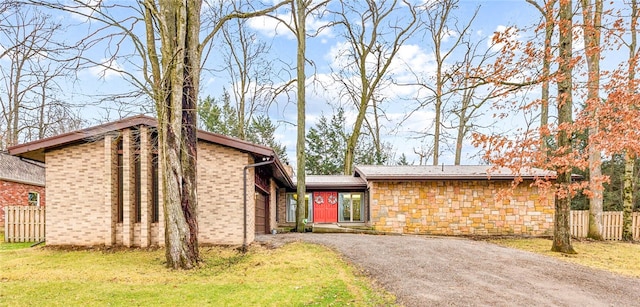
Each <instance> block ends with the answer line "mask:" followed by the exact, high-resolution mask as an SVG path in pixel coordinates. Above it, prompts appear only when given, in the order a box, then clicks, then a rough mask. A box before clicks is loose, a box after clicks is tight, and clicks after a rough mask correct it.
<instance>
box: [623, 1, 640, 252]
mask: <svg viewBox="0 0 640 307" xmlns="http://www.w3.org/2000/svg"><path fill="white" fill-rule="evenodd" d="M630 8H631V16H630V17H631V20H630V22H629V24H630V27H629V29H630V33H629V35H630V37H631V42H630V43H629V44H628V48H629V60H628V64H627V65H628V70H627V81H628V82H627V84H628V88H627V91H628V93H629V94H630V95H633V94H634V93H637V91H636V86H637V80H636V69H637V68H638V67H637V65H638V58H637V57H638V50H637V49H636V48H637V35H638V33H637V29H638V17H640V16H639V15H638V2H637V0H631V2H630ZM635 108H636V109H637V108H638V107H637V105H636V106H635ZM636 160H637V152H633V151H632V150H630V149H627V150H625V164H624V177H623V178H624V190H623V191H624V197H623V203H624V216H623V224H624V225H623V237H624V238H625V239H626V240H630V239H632V232H633V231H632V229H631V227H632V222H631V213H632V212H633V194H634V193H633V191H634V181H633V177H634V176H633V173H634V165H635V163H636Z"/></svg>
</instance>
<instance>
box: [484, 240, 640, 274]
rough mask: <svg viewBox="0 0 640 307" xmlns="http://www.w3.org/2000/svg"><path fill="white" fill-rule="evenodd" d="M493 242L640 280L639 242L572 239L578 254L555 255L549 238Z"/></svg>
mask: <svg viewBox="0 0 640 307" xmlns="http://www.w3.org/2000/svg"><path fill="white" fill-rule="evenodd" d="M491 242H494V243H496V244H499V245H503V246H508V247H513V248H517V249H522V250H526V251H531V252H534V253H538V254H543V255H547V256H551V257H555V258H558V259H562V260H564V261H568V262H573V263H577V264H581V265H584V266H588V267H592V268H596V269H603V270H607V271H611V272H614V273H618V274H622V275H626V276H632V277H640V244H637V243H628V242H611V241H605V242H599V241H588V240H582V241H576V240H573V247H574V249H575V250H576V251H577V252H578V254H576V255H566V254H561V253H556V252H552V251H551V244H552V242H551V240H549V239H498V240H491Z"/></svg>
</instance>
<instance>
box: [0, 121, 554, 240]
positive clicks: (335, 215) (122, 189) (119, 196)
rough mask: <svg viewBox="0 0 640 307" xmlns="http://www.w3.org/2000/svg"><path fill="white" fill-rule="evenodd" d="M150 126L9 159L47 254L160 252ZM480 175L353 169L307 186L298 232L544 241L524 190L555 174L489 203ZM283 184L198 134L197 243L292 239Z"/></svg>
mask: <svg viewBox="0 0 640 307" xmlns="http://www.w3.org/2000/svg"><path fill="white" fill-rule="evenodd" d="M156 125H157V122H156V120H155V119H153V118H150V117H146V116H136V117H131V118H126V119H123V120H120V121H116V122H112V123H107V124H104V125H100V126H96V127H92V128H87V129H84V130H81V131H76V132H72V133H67V134H63V135H59V136H55V137H51V138H47V139H43V140H39V141H35V142H31V143H27V144H21V145H18V146H14V147H11V148H9V152H10V153H11V154H12V155H15V156H17V157H11V158H12V159H14V160H16V161H22V160H21V158H22V159H30V160H35V161H39V162H46V177H47V186H46V193H47V198H48V200H47V202H48V203H47V214H46V238H47V244H48V245H124V246H142V247H146V246H150V245H164V233H165V232H164V223H162V222H161V221H163V220H164V217H163V210H161V208H162V197H161V196H162V184H161V178H163V174H162V173H161V171H160V169H159V167H158V164H159V162H158V155H157V140H158V137H157V135H158V134H157V130H156ZM18 157H20V158H18ZM22 162H24V161H22ZM263 162H266V164H265V163H263ZM256 163H260V165H259V166H256V165H254V164H256ZM490 168H491V167H490V166H356V167H355V171H354V174H353V175H352V176H307V177H306V191H307V194H306V197H305V198H306V206H305V217H306V219H305V222H306V223H307V225H308V226H315V225H318V224H337V225H340V226H349V225H351V226H360V227H363V226H368V227H370V228H372V229H374V230H377V231H380V232H389V233H401V234H431V235H509V234H514V235H527V236H541V235H548V234H551V233H552V230H553V220H554V203H553V201H554V197H553V191H546V192H545V194H542V190H539V189H538V188H537V187H535V186H533V185H532V184H531V183H532V181H533V180H534V179H535V178H538V177H548V178H551V179H553V177H554V176H555V173H554V172H550V171H544V170H539V169H532V170H529V171H526V172H523V173H522V174H520V176H521V178H522V180H523V182H521V183H520V184H519V185H518V186H517V187H516V188H514V189H513V190H512V191H511V193H510V194H509V195H507V196H505V197H503V198H498V197H497V196H498V194H500V191H503V190H508V189H511V188H512V182H513V180H514V178H515V175H514V174H513V173H511V171H510V170H508V169H499V170H496V171H492V172H489V173H488V171H489V170H490ZM245 170H246V175H247V176H246V181H245V176H244V175H245ZM291 176H292V173H291V171H290V168H289V167H288V166H287V165H284V164H282V163H281V161H280V160H279V159H278V157H277V156H276V154H275V153H274V151H273V150H272V149H270V148H268V147H264V146H260V145H255V144H252V143H249V142H246V141H242V140H238V139H235V138H230V137H226V136H222V135H219V134H214V133H209V132H203V131H198V162H197V182H198V190H197V193H198V194H197V195H198V229H199V233H198V239H199V242H200V243H202V244H230V245H236V244H238V245H239V244H244V243H251V242H252V241H253V240H254V238H255V235H256V234H263V233H269V232H271V231H273V230H275V229H278V230H281V231H284V230H287V229H291V228H293V226H295V213H296V204H297V201H296V198H297V195H296V193H295V191H296V187H295V185H294V183H293V180H292V177H291ZM245 188H246V193H245V194H243V193H244V192H243V191H244V190H245ZM43 196H44V192H41V200H42V199H43ZM245 223H246V224H245ZM245 226H246V227H245Z"/></svg>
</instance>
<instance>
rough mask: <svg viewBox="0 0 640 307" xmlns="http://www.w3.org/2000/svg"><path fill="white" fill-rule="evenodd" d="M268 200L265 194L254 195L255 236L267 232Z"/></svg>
mask: <svg viewBox="0 0 640 307" xmlns="http://www.w3.org/2000/svg"><path fill="white" fill-rule="evenodd" d="M268 201H269V198H268V197H267V195H266V194H263V193H260V192H257V193H256V234H265V233H268V232H269V214H268V212H269V203H268Z"/></svg>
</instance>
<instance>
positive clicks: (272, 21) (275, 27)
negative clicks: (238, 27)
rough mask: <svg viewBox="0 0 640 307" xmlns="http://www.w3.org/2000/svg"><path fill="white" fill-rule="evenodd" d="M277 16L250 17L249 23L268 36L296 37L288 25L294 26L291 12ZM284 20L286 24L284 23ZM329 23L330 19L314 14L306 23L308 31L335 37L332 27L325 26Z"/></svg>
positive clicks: (319, 35) (320, 35)
mask: <svg viewBox="0 0 640 307" xmlns="http://www.w3.org/2000/svg"><path fill="white" fill-rule="evenodd" d="M275 17H277V18H278V19H276V18H272V17H267V16H259V17H254V18H250V19H249V21H248V25H249V27H250V28H251V29H254V30H256V31H258V32H259V33H261V34H262V35H265V36H268V37H275V36H284V37H285V38H287V39H295V36H294V34H293V33H292V32H291V30H289V27H288V26H287V25H289V26H290V27H293V19H292V16H291V14H288V13H287V14H276V15H275ZM283 22H284V23H286V24H283ZM328 24H329V22H328V21H324V20H321V19H317V18H315V17H314V16H309V17H308V18H307V24H306V28H307V33H308V34H315V33H316V32H317V31H320V32H319V33H318V35H317V37H333V36H334V34H333V32H332V30H331V28H328V27H327V28H323V27H325V26H327V25H328ZM321 29H322V30H321Z"/></svg>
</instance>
